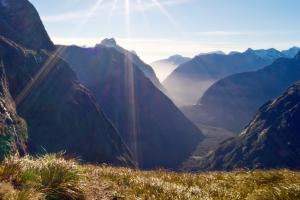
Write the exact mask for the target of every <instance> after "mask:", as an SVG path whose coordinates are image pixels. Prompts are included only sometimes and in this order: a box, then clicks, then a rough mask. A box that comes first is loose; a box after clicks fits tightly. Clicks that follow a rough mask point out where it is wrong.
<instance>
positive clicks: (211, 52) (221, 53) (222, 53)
mask: <svg viewBox="0 0 300 200" xmlns="http://www.w3.org/2000/svg"><path fill="white" fill-rule="evenodd" d="M210 54H220V55H226V53H224V52H223V51H210V52H207V53H200V54H199V56H203V55H210Z"/></svg>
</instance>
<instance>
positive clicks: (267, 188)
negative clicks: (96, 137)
mask: <svg viewBox="0 0 300 200" xmlns="http://www.w3.org/2000/svg"><path fill="white" fill-rule="evenodd" d="M1 199H4V200H6V199H7V200H15V199H19V200H29V199H30V200H43V199H46V200H48V199H49V200H56V199H62V200H69V199H70V200H72V199H74V200H83V199H92V200H96V199H107V200H118V199H120V200H135V199H137V200H138V199H140V200H181V199H182V200H186V199H191V200H196V199H197V200H199V199H201V200H202V199H203V200H241V199H246V200H297V199H300V172H294V171H289V170H271V171H259V170H257V171H234V172H209V173H198V174H190V173H174V172H167V171H164V170H156V171H139V170H134V169H128V168H116V167H110V166H106V165H103V166H95V165H81V164H78V162H76V160H65V159H63V157H62V156H61V155H47V156H43V157H39V158H33V157H25V158H18V157H15V156H13V157H10V158H7V159H6V160H5V161H4V162H3V163H2V164H1V165H0V200H1Z"/></svg>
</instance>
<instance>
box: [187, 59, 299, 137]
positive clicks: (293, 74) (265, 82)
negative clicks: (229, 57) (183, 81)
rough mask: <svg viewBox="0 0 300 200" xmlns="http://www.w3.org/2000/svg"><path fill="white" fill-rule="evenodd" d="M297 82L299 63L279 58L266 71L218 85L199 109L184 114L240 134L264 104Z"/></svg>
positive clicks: (200, 121)
mask: <svg viewBox="0 0 300 200" xmlns="http://www.w3.org/2000/svg"><path fill="white" fill-rule="evenodd" d="M298 80H300V61H299V60H297V59H287V58H280V59H278V60H277V61H275V62H274V63H273V64H272V65H270V66H267V67H265V68H264V69H261V70H258V71H256V72H246V73H241V74H236V75H232V76H229V77H227V78H224V79H222V80H220V81H218V82H216V83H215V84H214V85H213V86H211V87H210V88H209V89H208V90H207V91H206V93H205V94H204V95H203V97H202V98H201V99H200V100H199V102H198V105H196V106H192V107H187V108H185V109H183V110H184V113H185V114H186V115H188V116H189V117H190V119H193V121H195V122H196V123H204V124H210V125H213V126H218V127H223V128H226V129H228V130H232V131H234V132H240V131H241V130H242V129H243V128H244V127H245V126H246V125H247V123H248V122H249V121H250V120H251V117H252V116H253V115H254V114H255V112H256V110H257V109H258V108H259V107H260V106H261V105H262V104H264V103H265V102H267V101H269V100H272V99H274V98H276V97H277V96H278V95H280V94H281V93H282V92H283V91H284V90H286V89H287V87H288V86H290V85H291V84H293V83H295V82H296V81H298Z"/></svg>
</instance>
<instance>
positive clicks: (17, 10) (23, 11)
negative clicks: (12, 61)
mask: <svg viewBox="0 0 300 200" xmlns="http://www.w3.org/2000/svg"><path fill="white" fill-rule="evenodd" d="M0 16H1V18H0V33H1V35H2V36H4V37H6V38H8V39H11V40H13V41H15V42H16V43H19V44H21V45H22V46H24V47H26V48H30V49H34V50H38V49H47V50H54V49H55V46H54V44H53V43H52V41H51V40H50V38H49V36H48V34H47V32H46V30H45V28H44V26H43V24H42V21H41V19H40V17H39V14H38V12H37V11H36V9H35V8H34V6H33V5H32V4H31V3H30V2H28V1H25V0H1V1H0Z"/></svg>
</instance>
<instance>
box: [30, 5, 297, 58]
mask: <svg viewBox="0 0 300 200" xmlns="http://www.w3.org/2000/svg"><path fill="white" fill-rule="evenodd" d="M30 1H31V3H33V4H34V5H35V7H36V8H37V10H38V12H39V14H40V16H41V18H42V21H43V22H44V25H45V27H46V29H47V31H48V33H49V35H50V37H51V39H52V40H53V41H54V42H55V43H56V44H67V45H70V44H76V45H80V46H94V45H95V44H97V43H100V42H101V40H102V39H104V38H116V40H117V42H118V44H119V45H121V46H123V47H124V48H127V49H129V50H135V51H136V52H137V53H138V55H139V56H140V57H141V58H142V59H143V60H144V61H146V62H147V63H150V62H152V61H155V60H158V59H162V58H166V57H169V56H171V55H174V54H181V55H183V56H189V57H193V56H195V55H197V54H199V53H204V52H210V51H215V50H222V51H224V52H230V51H244V50H246V49H247V48H249V47H251V48H254V49H260V48H277V49H280V50H282V49H287V48H289V47H292V46H300V20H299V19H300V12H299V8H300V1H299V0H51V1H49V0H48V1H45V0H30Z"/></svg>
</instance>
